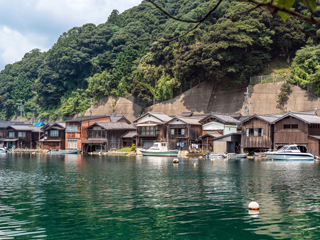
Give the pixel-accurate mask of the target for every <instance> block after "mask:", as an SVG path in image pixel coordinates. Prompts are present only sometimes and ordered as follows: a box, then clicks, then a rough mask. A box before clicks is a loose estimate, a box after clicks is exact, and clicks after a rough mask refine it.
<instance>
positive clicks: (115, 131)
mask: <svg viewBox="0 0 320 240" xmlns="http://www.w3.org/2000/svg"><path fill="white" fill-rule="evenodd" d="M135 130H136V128H135V127H133V126H131V125H129V124H128V123H126V122H97V123H94V124H92V125H90V126H89V127H87V128H86V131H87V138H86V139H85V140H82V142H81V143H82V148H81V149H82V151H83V152H107V151H110V150H117V149H120V148H121V147H122V145H121V137H122V136H123V135H124V134H126V133H128V132H129V131H135Z"/></svg>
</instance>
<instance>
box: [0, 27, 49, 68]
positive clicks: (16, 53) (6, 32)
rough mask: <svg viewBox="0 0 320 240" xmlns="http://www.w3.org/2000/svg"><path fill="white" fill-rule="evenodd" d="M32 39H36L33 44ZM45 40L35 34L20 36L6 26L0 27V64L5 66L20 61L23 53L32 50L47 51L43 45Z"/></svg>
mask: <svg viewBox="0 0 320 240" xmlns="http://www.w3.org/2000/svg"><path fill="white" fill-rule="evenodd" d="M32 39H36V42H33V41H32ZM44 42H45V38H44V37H43V36H37V35H36V34H29V35H28V36H26V35H22V34H21V33H20V32H18V31H16V30H13V29H10V28H9V27H7V26H0V64H1V65H5V64H8V63H13V62H15V61H18V60H21V59H22V57H23V56H24V54H25V53H27V52H29V51H31V50H32V49H34V48H40V49H41V50H42V51H43V50H47V49H46V47H44V45H43V43H44Z"/></svg>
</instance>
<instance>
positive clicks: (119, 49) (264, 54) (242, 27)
mask: <svg viewBox="0 0 320 240" xmlns="http://www.w3.org/2000/svg"><path fill="white" fill-rule="evenodd" d="M157 2H158V3H159V4H160V5H161V6H162V7H164V8H165V9H166V10H167V11H169V13H170V14H172V15H174V16H178V17H182V16H183V17H184V18H189V19H194V20H195V19H199V18H200V17H201V16H203V15H204V13H205V12H206V11H208V9H210V8H211V7H212V6H214V5H215V4H216V2H217V0H195V1H190V0H176V1H169V0H159V1H157ZM251 7H252V6H251V5H250V4H247V3H241V2H235V1H232V0H229V1H224V2H223V4H222V5H221V6H219V8H218V9H217V11H215V12H214V13H213V14H212V15H211V16H210V17H209V18H208V19H207V21H205V22H204V23H203V24H202V25H201V26H200V28H198V29H197V30H195V31H193V32H191V33H190V34H188V35H187V36H186V37H185V38H183V39H181V40H179V41H174V42H151V41H138V40H139V39H145V38H150V37H153V38H156V39H163V38H165V39H167V38H171V37H175V36H178V35H180V34H182V33H184V32H186V31H188V30H189V29H190V28H191V27H192V26H193V24H188V23H183V22H176V21H174V20H172V19H169V18H168V17H167V16H165V15H164V14H163V13H161V12H160V11H159V10H157V9H156V8H154V6H152V5H151V4H150V3H149V2H147V1H143V2H142V3H141V4H140V5H139V6H137V7H133V8H131V9H129V10H127V11H125V12H123V13H121V14H119V12H118V11H117V10H114V11H113V12H112V13H111V15H110V16H109V18H108V21H107V22H106V23H104V24H100V25H98V26H95V25H94V24H85V25H84V26H82V27H74V28H72V29H70V30H69V31H68V32H65V33H63V34H62V35H61V36H60V37H59V39H58V41H57V43H56V44H54V46H53V47H52V48H51V49H50V50H49V51H48V52H40V51H39V49H34V50H32V51H30V52H29V53H26V54H25V56H24V57H23V59H22V60H21V61H19V62H16V63H14V64H9V65H7V66H6V67H5V69H4V70H3V71H1V73H0V106H1V107H0V119H9V118H11V117H13V116H15V115H16V114H17V112H18V109H17V105H16V103H17V101H18V100H23V102H24V104H25V111H26V113H27V117H31V115H32V112H35V114H36V115H38V116H40V117H41V116H42V117H50V118H51V119H53V118H55V117H66V116H71V115H73V114H75V113H78V112H80V113H81V112H84V111H85V109H87V108H88V107H89V104H88V102H89V99H90V98H91V97H93V98H94V99H95V102H97V101H98V100H99V99H101V98H102V97H104V96H110V95H113V96H124V95H126V94H128V93H129V94H132V95H134V96H136V97H138V98H139V99H140V100H141V101H144V102H151V101H152V100H153V99H156V100H158V101H164V100H167V99H170V98H171V97H172V96H174V95H176V94H178V93H180V92H182V91H183V90H185V89H186V87H187V86H189V85H190V84H191V83H194V82H198V81H212V82H214V83H216V84H220V83H221V82H222V80H223V79H225V78H227V79H231V82H236V83H237V84H246V83H247V81H248V79H249V77H250V76H252V75H254V74H255V73H257V72H258V71H260V70H261V69H262V68H263V67H264V65H265V63H266V62H268V61H270V60H271V59H273V58H279V57H283V58H285V59H288V61H289V60H290V59H291V58H292V57H294V56H295V52H296V51H297V50H298V49H299V48H300V47H302V46H304V45H305V44H306V37H305V35H303V34H302V33H301V32H299V31H298V28H299V27H301V25H302V24H304V27H305V28H308V30H309V31H310V32H314V33H315V32H316V29H314V27H313V26H312V25H308V24H305V23H301V22H300V21H299V20H296V19H293V18H292V17H289V18H288V19H287V20H286V22H283V21H282V20H281V18H280V17H279V16H278V15H271V14H268V13H266V12H265V11H263V10H262V9H256V10H254V11H252V12H250V13H248V14H244V15H242V16H240V19H239V21H238V22H232V21H231V20H230V17H231V16H232V15H234V14H235V13H238V12H241V11H244V10H248V9H249V8H251ZM295 8H296V9H298V10H299V11H300V12H303V11H306V7H304V6H303V5H301V4H299V3H296V6H295ZM315 14H316V15H317V12H316V13H315ZM302 51H304V50H302Z"/></svg>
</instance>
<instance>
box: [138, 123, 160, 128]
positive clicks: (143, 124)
mask: <svg viewBox="0 0 320 240" xmlns="http://www.w3.org/2000/svg"><path fill="white" fill-rule="evenodd" d="M157 125H158V124H156V123H149V124H148V123H141V124H138V125H137V127H152V126H157Z"/></svg>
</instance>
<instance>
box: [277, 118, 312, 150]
mask: <svg viewBox="0 0 320 240" xmlns="http://www.w3.org/2000/svg"><path fill="white" fill-rule="evenodd" d="M285 124H298V129H284V125H285ZM290 143H291V144H304V145H307V144H308V124H307V123H304V122H303V121H301V120H299V119H296V118H293V117H291V116H289V117H287V118H284V119H282V120H280V121H278V122H276V123H275V124H274V147H275V146H276V144H290Z"/></svg>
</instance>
